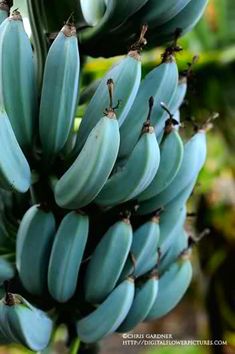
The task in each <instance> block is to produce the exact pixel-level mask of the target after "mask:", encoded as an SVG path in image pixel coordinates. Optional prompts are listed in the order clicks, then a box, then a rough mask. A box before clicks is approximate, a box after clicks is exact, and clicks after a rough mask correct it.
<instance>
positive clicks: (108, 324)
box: [0, 0, 207, 351]
mask: <svg viewBox="0 0 235 354" xmlns="http://www.w3.org/2000/svg"><path fill="white" fill-rule="evenodd" d="M29 3H30V9H33V8H34V7H35V6H36V4H35V3H34V1H29ZM39 3H41V4H42V5H43V6H45V7H46V6H47V5H46V2H44V1H41V2H40V1H38V2H37V4H39ZM205 4H206V0H197V1H194V0H191V1H190V0H179V1H177V3H176V2H175V1H171V0H168V1H165V2H164V3H162V4H160V3H159V4H156V1H152V0H136V1H129V2H127V1H116V0H106V1H104V0H95V1H87V0H85V1H82V0H81V2H80V5H79V6H80V7H81V9H82V13H83V20H82V21H83V22H84V23H85V22H87V23H88V24H89V26H90V28H84V30H82V31H81V32H79V35H77V32H76V26H75V24H74V23H73V21H72V19H71V18H70V19H69V20H67V22H65V24H64V26H63V27H62V29H61V30H60V32H59V33H58V34H56V36H55V38H54V41H53V43H52V44H51V46H50V49H49V51H48V53H47V57H46V61H45V68H44V72H43V80H42V85H41V86H40V85H38V84H37V81H36V70H41V69H40V63H39V62H38V61H37V60H36V58H35V51H34V50H33V48H32V45H31V41H30V39H29V38H28V36H27V35H26V32H25V30H24V26H23V22H22V17H21V15H20V12H19V11H18V10H14V11H13V12H12V13H11V14H10V15H9V6H10V1H0V22H1V24H0V141H1V144H0V287H1V293H3V299H2V300H1V301H0V344H8V343H19V344H22V345H24V346H25V347H27V348H29V349H30V350H34V351H41V350H44V349H45V348H46V347H47V346H48V344H49V341H50V340H51V333H52V331H54V329H56V328H57V327H58V326H59V325H60V324H65V325H66V326H67V329H68V343H72V342H73V341H74V340H75V339H76V338H77V337H78V338H79V339H80V340H81V341H82V342H84V343H94V342H96V341H99V340H101V339H102V338H104V337H105V336H107V335H109V334H111V333H113V332H118V333H121V332H126V331H129V330H132V329H133V328H134V327H135V326H136V325H137V324H138V323H140V322H142V321H146V320H151V319H154V318H161V317H162V316H164V315H166V314H167V313H168V312H169V311H171V310H172V309H173V308H174V307H175V306H176V305H177V304H178V303H179V301H180V300H181V299H182V297H183V296H184V294H185V292H186V290H187V288H188V287H189V284H190V281H191V278H192V264H191V260H190V254H191V249H190V242H189V237H188V235H187V233H186V231H185V224H186V221H187V220H186V219H187V200H188V199H189V197H190V195H191V193H192V191H193V189H194V186H195V184H196V181H197V177H198V174H199V173H200V171H201V169H202V167H203V165H204V163H205V159H206V130H207V129H206V128H207V127H206V124H205V125H202V126H201V127H198V129H197V131H196V132H195V133H194V134H193V136H191V137H190V138H188V139H186V138H185V135H183V134H182V130H181V129H179V127H180V108H181V105H182V103H183V101H184V98H185V94H186V91H187V78H186V77H185V76H184V77H182V76H181V75H180V74H179V72H178V66H177V61H176V58H175V53H176V52H177V50H178V49H177V48H178V47H177V45H176V43H175V41H174V43H173V45H172V46H171V47H168V48H167V49H166V50H165V52H164V54H163V55H162V61H161V63H160V64H159V65H158V66H157V67H155V68H154V69H153V70H152V71H150V72H149V73H148V74H147V75H146V76H145V77H142V67H141V51H142V49H143V47H144V46H145V45H146V39H145V35H146V31H147V26H146V25H143V26H142V30H141V33H140V36H139V39H138V40H137V41H136V40H135V38H134V37H135V32H136V31H137V28H138V27H139V26H140V25H142V24H144V23H145V22H146V23H148V24H149V28H150V30H149V38H150V39H151V37H153V38H154V40H155V41H156V42H154V41H153V42H151V41H150V43H162V40H164V41H168V40H171V39H174V36H175V30H176V28H178V27H180V28H181V29H182V33H184V32H186V31H187V30H189V29H190V28H192V26H194V24H195V23H196V21H197V20H198V18H199V17H200V16H201V14H202V12H203V9H204V7H205ZM67 5H68V7H70V6H73V1H72V0H71V1H68V3H67ZM50 6H51V5H48V10H49V9H50ZM58 6H59V7H58V8H62V7H63V1H61V4H60V5H58ZM58 8H57V9H56V11H58ZM76 9H77V7H76V8H75V12H76ZM44 16H47V12H46V11H45V13H44ZM34 20H35V23H36V22H37V21H39V19H38V18H37V19H34ZM43 21H45V17H43ZM39 22H40V21H39ZM52 22H53V21H52ZM54 22H56V19H55V20H54ZM37 23H38V22H37ZM41 29H42V28H41ZM34 31H35V28H34ZM38 35H39V33H38ZM77 36H79V37H80V39H81V40H80V42H78V41H77ZM160 37H161V38H162V39H161V40H160ZM110 41H113V48H112V46H111V45H110ZM131 43H134V44H132V45H131V46H129V45H130V44H131ZM119 44H120V47H119ZM97 45H98V46H99V50H100V51H97ZM126 46H129V50H128V52H127V55H126V56H124V57H123V58H121V59H120V61H119V62H118V63H117V64H116V65H115V66H113V67H112V68H111V69H110V70H109V71H108V72H107V73H106V74H105V75H104V77H103V78H101V79H100V80H99V81H98V83H97V82H95V83H94V84H92V87H91V89H87V92H86V89H85V91H84V92H85V93H86V94H83V95H82V98H81V99H79V90H80V81H81V78H82V70H81V68H80V56H81V53H82V54H83V50H84V48H86V50H87V52H89V53H93V54H94V53H95V55H99V54H100V53H101V54H105V55H106V54H109V53H112V52H116V51H117V52H123V48H124V47H126ZM36 51H38V47H37V46H36ZM91 92H92V93H93V94H92V95H91ZM81 104H84V107H85V113H84V115H83V117H82V119H81V123H80V126H79V127H78V123H77V119H76V118H75V116H76V112H77V111H78V110H77V107H78V106H79V105H81ZM79 111H80V108H79ZM26 299H29V301H30V303H29V302H28V301H27V300H26ZM31 303H32V304H31ZM71 327H72V330H71ZM75 337H76V338H75Z"/></svg>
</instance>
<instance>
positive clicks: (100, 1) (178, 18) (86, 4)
mask: <svg viewBox="0 0 235 354" xmlns="http://www.w3.org/2000/svg"><path fill="white" fill-rule="evenodd" d="M28 3H29V5H30V8H31V16H32V17H34V16H38V17H39V18H40V20H39V19H38V21H40V22H41V26H42V27H43V29H44V30H45V32H47V33H53V32H56V31H58V30H59V26H60V24H61V21H63V19H64V18H61V14H64V16H67V17H68V16H70V14H71V13H72V12H73V13H74V15H75V19H76V21H77V26H78V27H79V28H80V31H79V40H80V42H81V45H82V50H83V52H84V53H86V54H87V55H92V56H94V57H98V56H104V57H109V56H113V55H118V54H124V53H125V52H126V48H129V46H130V45H131V44H132V43H133V41H134V40H135V38H136V35H138V33H139V29H140V28H141V26H142V25H144V24H148V26H149V36H148V47H149V48H154V47H155V46H156V45H162V44H165V43H167V42H169V41H171V40H173V39H174V36H175V31H176V30H178V32H180V35H183V34H185V33H187V32H188V31H190V30H192V28H193V27H194V26H195V25H196V23H197V22H198V21H199V19H200V18H201V16H202V14H203V12H204V10H205V7H206V5H207V3H208V0H177V1H175V0H165V1H156V0H131V1H126V0H66V1H65V0H61V1H60V2H59V4H58V2H57V1H56V0H51V1H50V5H49V6H48V2H47V1H46V0H28ZM114 43H115V44H114Z"/></svg>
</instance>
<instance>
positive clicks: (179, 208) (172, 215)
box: [159, 203, 187, 256]
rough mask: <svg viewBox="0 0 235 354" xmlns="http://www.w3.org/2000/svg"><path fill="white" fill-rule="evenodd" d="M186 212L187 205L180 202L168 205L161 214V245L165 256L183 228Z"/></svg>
mask: <svg viewBox="0 0 235 354" xmlns="http://www.w3.org/2000/svg"><path fill="white" fill-rule="evenodd" d="M186 214H187V212H186V206H185V205H182V204H180V203H177V204H175V205H172V206H169V207H167V208H166V209H165V210H164V211H163V213H162V214H161V218H160V239H159V247H160V250H161V254H162V255H163V256H164V255H165V253H166V252H167V250H168V249H169V248H170V247H171V246H172V244H173V242H174V240H175V239H176V238H177V237H178V235H179V232H181V230H182V229H183V226H184V223H185V221H186ZM169 220H170V222H169Z"/></svg>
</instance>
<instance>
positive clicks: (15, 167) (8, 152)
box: [0, 106, 31, 193]
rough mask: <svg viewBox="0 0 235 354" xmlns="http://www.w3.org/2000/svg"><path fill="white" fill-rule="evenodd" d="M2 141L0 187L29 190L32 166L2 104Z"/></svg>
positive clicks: (0, 136)
mask: <svg viewBox="0 0 235 354" xmlns="http://www.w3.org/2000/svg"><path fill="white" fill-rule="evenodd" d="M0 141H1V146H0V188H3V189H6V190H10V191H16V192H20V193H25V192H27V190H28V189H29V187H30V184H31V173H30V168H29V165H28V162H27V160H26V158H25V156H24V154H23V152H22V150H21V148H20V146H19V144H18V142H17V140H16V137H15V134H14V132H13V130H12V127H11V124H10V122H9V119H8V117H7V114H6V112H5V110H4V109H3V107H2V106H0Z"/></svg>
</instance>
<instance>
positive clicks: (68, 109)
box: [39, 24, 80, 161]
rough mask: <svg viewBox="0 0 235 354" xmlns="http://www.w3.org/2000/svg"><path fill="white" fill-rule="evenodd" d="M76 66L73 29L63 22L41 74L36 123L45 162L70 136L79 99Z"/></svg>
mask: <svg viewBox="0 0 235 354" xmlns="http://www.w3.org/2000/svg"><path fill="white" fill-rule="evenodd" d="M79 69H80V59H79V51H78V42H77V37H76V28H75V27H74V26H73V25H70V24H65V25H64V27H63V28H62V30H61V31H60V33H59V34H58V36H57V37H56V39H55V40H54V42H53V44H52V46H51V47H50V50H49V52H48V55H47V60H46V64H45V71H44V76H43V85H42V96H41V103H40V115H39V123H40V138H41V142H42V148H43V154H44V156H45V158H46V159H47V161H49V159H50V158H51V157H54V156H55V155H56V154H58V153H59V152H60V150H61V149H62V148H63V146H64V145H65V143H66V140H67V138H68V136H69V132H70V130H71V126H72V123H73V119H74V116H75V110H76V106H77V101H78V89H79ZM49 122H50V123H49ZM48 124H50V134H48Z"/></svg>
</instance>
